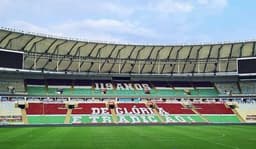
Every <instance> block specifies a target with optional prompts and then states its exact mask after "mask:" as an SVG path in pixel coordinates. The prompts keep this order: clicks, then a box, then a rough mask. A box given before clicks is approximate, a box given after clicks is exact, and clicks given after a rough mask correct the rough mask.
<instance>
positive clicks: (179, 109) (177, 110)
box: [156, 103, 195, 114]
mask: <svg viewBox="0 0 256 149" xmlns="http://www.w3.org/2000/svg"><path fill="white" fill-rule="evenodd" d="M156 105H157V107H158V108H162V109H163V110H165V111H166V112H168V113H169V114H195V113H194V112H193V111H192V110H191V109H188V108H185V107H184V106H183V105H182V104H180V103H156Z"/></svg>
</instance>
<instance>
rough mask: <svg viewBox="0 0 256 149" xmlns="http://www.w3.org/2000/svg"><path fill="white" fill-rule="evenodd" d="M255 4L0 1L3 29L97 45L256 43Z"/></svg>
mask: <svg viewBox="0 0 256 149" xmlns="http://www.w3.org/2000/svg"><path fill="white" fill-rule="evenodd" d="M255 18H256V1H255V0H0V26H1V27H7V28H14V29H18V30H23V31H27V32H37V33H44V34H50V35H56V36H63V37H72V38H81V39H84V40H92V41H95V40H96V41H109V42H121V43H140V44H177V43H201V42H222V41H240V40H252V39H256V19H255Z"/></svg>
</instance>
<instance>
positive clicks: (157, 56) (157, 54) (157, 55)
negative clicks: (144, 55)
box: [150, 46, 165, 73]
mask: <svg viewBox="0 0 256 149" xmlns="http://www.w3.org/2000/svg"><path fill="white" fill-rule="evenodd" d="M164 48H165V47H164V46H163V47H161V48H159V49H158V50H157V53H156V58H155V61H154V64H153V67H152V68H151V71H150V73H153V70H154V68H155V66H156V62H157V60H158V61H160V58H159V53H160V52H161V51H162V50H163V49H164ZM158 65H159V64H158Z"/></svg>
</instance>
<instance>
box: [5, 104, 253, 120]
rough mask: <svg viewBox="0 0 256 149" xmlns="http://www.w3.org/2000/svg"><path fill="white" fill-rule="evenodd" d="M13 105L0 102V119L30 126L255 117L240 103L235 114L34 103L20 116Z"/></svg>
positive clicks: (211, 109) (216, 107) (184, 107)
mask: <svg viewBox="0 0 256 149" xmlns="http://www.w3.org/2000/svg"><path fill="white" fill-rule="evenodd" d="M15 103H16V102H4V101H2V102H0V117H1V116H9V117H10V116H19V119H20V123H21V122H23V123H25V122H26V121H25V119H26V117H27V123H29V124H64V123H65V124H72V123H74V124H80V123H131V124H134V123H198V122H202V123H208V122H212V123H227V122H232V123H239V122H241V120H243V119H244V120H248V122H253V121H255V117H254V116H255V114H256V113H255V105H254V104H252V105H251V106H249V105H247V104H241V105H239V108H238V109H237V111H236V110H232V109H230V108H229V106H227V105H225V104H224V103H186V104H183V103H181V102H151V101H150V102H134V101H126V102H113V103H114V107H112V109H110V108H109V105H108V104H109V103H108V102H66V103H63V102H41V101H33V102H28V103H26V105H27V106H26V108H25V113H24V112H23V113H22V112H21V109H19V108H18V107H17V105H16V104H15ZM113 103H112V104H113ZM69 105H71V107H72V108H70V106H69ZM72 105H74V106H72ZM246 109H251V110H250V111H246ZM21 116H22V117H24V119H23V118H22V121H21ZM253 118H254V120H253Z"/></svg>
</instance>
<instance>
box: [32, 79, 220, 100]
mask: <svg viewBox="0 0 256 149" xmlns="http://www.w3.org/2000/svg"><path fill="white" fill-rule="evenodd" d="M63 81H64V82H65V80H63ZM28 82H30V81H28ZM39 82H40V83H41V82H42V81H39ZM51 83H53V82H52V81H51ZM54 83H55V84H51V85H49V84H48V85H42V84H41V85H39V84H37V85H36V82H32V84H27V92H28V94H29V95H37V96H60V95H61V96H112V97H113V96H119V97H122V96H126V97H127V96H133V97H134V96H137V97H143V96H151V97H170V96H177V97H178V96H181V97H182V96H192V97H193V96H195V97H197V96H204V97H207V96H208V97H211V96H218V91H217V90H216V89H215V88H214V87H213V86H211V85H209V84H200V83H194V85H192V84H191V83H188V82H182V83H177V82H174V83H173V84H166V83H165V84H164V83H161V82H160V83H159V82H150V83H149V84H150V85H151V86H150V89H149V90H148V91H147V90H146V89H144V88H140V89H136V88H135V86H134V84H132V82H127V84H132V85H131V88H132V89H130V88H116V87H115V85H116V84H112V85H113V88H111V89H107V88H100V87H103V86H104V84H103V83H102V82H101V83H97V87H95V86H94V84H93V83H92V84H90V85H89V84H88V83H87V84H86V86H81V85H67V84H68V83H67V84H64V83H58V82H57V83H56V82H54ZM133 83H134V82H133ZM137 83H138V82H137ZM170 83H171V82H170ZM58 84H60V85H58ZM99 84H100V85H101V86H99ZM138 84H142V82H140V83H138ZM102 85H103V86H102ZM122 87H124V86H122ZM59 89H61V90H62V93H59V92H58V90H59Z"/></svg>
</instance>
